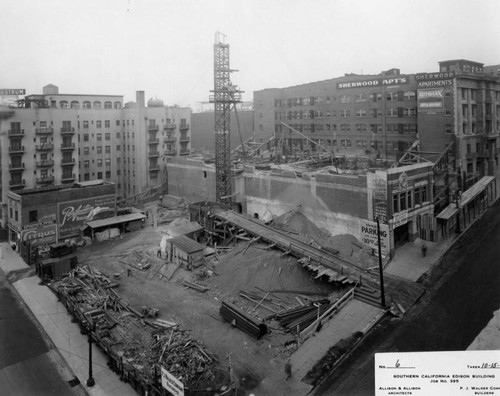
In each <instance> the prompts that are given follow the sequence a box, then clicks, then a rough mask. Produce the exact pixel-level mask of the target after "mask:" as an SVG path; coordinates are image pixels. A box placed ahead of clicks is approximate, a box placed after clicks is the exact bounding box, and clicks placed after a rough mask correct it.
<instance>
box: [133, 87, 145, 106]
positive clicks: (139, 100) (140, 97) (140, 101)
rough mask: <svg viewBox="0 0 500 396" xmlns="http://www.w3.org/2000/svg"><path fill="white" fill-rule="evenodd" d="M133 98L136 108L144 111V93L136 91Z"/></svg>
mask: <svg viewBox="0 0 500 396" xmlns="http://www.w3.org/2000/svg"><path fill="white" fill-rule="evenodd" d="M135 98H136V102H137V107H138V108H139V109H144V108H145V107H146V100H145V95H144V91H136V93H135Z"/></svg>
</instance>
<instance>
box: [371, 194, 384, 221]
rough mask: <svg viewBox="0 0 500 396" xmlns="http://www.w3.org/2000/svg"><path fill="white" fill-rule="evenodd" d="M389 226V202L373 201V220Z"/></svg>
mask: <svg viewBox="0 0 500 396" xmlns="http://www.w3.org/2000/svg"><path fill="white" fill-rule="evenodd" d="M377 219H379V221H380V222H381V223H385V224H387V200H385V199H384V200H380V199H375V198H374V199H373V220H377Z"/></svg>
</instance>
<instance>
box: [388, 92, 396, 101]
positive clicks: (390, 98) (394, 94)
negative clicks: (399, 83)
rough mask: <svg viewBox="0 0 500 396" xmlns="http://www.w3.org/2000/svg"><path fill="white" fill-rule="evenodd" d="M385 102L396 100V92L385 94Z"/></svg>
mask: <svg viewBox="0 0 500 396" xmlns="http://www.w3.org/2000/svg"><path fill="white" fill-rule="evenodd" d="M385 98H386V100H392V101H394V100H398V93H397V92H387V94H386V96H385Z"/></svg>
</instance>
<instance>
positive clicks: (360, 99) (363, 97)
mask: <svg viewBox="0 0 500 396" xmlns="http://www.w3.org/2000/svg"><path fill="white" fill-rule="evenodd" d="M366 99H367V97H366V94H364V93H361V94H356V96H355V99H354V100H355V101H356V102H357V103H359V102H366Z"/></svg>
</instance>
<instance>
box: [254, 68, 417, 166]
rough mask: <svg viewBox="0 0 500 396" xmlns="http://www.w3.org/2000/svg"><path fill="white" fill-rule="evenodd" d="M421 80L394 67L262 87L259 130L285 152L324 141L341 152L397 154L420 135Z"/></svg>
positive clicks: (325, 146)
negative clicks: (418, 88)
mask: <svg viewBox="0 0 500 396" xmlns="http://www.w3.org/2000/svg"><path fill="white" fill-rule="evenodd" d="M416 85H417V82H416V80H415V77H414V76H412V75H402V74H400V71H399V69H391V70H388V71H386V72H383V73H381V74H379V75H356V74H349V75H346V76H344V77H339V78H334V79H331V80H326V81H318V82H313V83H308V84H304V85H298V86H294V87H288V88H282V89H265V90H262V91H257V92H254V109H255V110H254V116H255V121H254V124H255V129H256V132H257V133H260V134H262V135H264V136H272V135H274V136H275V137H276V141H277V142H280V143H279V144H282V145H283V149H284V153H285V154H287V153H290V154H293V152H294V151H304V150H307V151H311V152H320V151H322V149H321V148H320V147H319V146H322V147H323V149H326V150H328V151H333V152H335V153H340V154H342V153H357V154H363V155H373V156H376V157H380V158H391V157H392V158H395V157H396V156H397V155H398V154H401V153H403V152H404V151H405V150H407V149H408V148H409V147H410V145H411V144H412V142H413V141H414V140H415V139H416V136H417V132H418V129H417V101H416ZM284 124H286V125H284ZM287 125H288V126H291V127H292V128H293V129H294V130H295V131H294V130H292V129H290V128H288V126H287Z"/></svg>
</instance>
